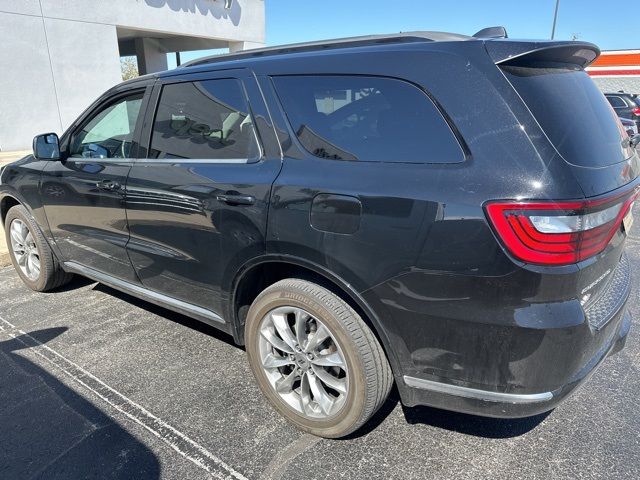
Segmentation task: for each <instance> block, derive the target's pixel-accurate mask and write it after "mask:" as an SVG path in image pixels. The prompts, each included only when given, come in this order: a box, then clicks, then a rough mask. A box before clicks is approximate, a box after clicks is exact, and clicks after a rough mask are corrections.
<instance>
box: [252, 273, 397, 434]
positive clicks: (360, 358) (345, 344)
mask: <svg viewBox="0 0 640 480" xmlns="http://www.w3.org/2000/svg"><path fill="white" fill-rule="evenodd" d="M289 306H291V307H295V308H302V309H304V310H305V311H306V312H308V313H309V314H311V315H312V316H313V317H315V318H317V319H319V320H320V321H321V322H322V323H323V324H324V326H325V327H326V328H327V329H328V330H329V331H330V333H331V335H332V336H333V337H334V339H335V340H336V341H337V343H338V345H339V348H340V350H341V351H342V353H343V354H344V357H345V361H346V365H347V367H348V370H349V387H348V392H347V394H346V399H345V401H344V404H343V406H342V407H341V409H340V410H339V411H338V412H337V413H336V414H335V415H333V416H331V417H329V418H326V419H315V418H311V417H309V416H306V415H303V414H302V413H300V412H298V411H296V410H295V409H294V408H293V407H291V406H290V405H288V404H287V403H286V402H285V401H284V400H283V399H282V398H281V396H280V395H279V394H278V393H277V392H276V391H275V389H274V388H273V387H272V385H271V383H270V382H269V379H268V378H267V373H266V372H265V370H264V368H263V366H262V362H261V360H260V352H259V338H260V336H261V335H260V325H261V322H262V319H263V318H265V316H266V315H267V314H268V313H269V312H271V311H272V310H273V309H275V308H278V307H289ZM245 340H246V350H247V354H248V357H249V363H250V366H251V369H252V371H253V374H254V376H255V378H256V381H257V383H258V386H259V387H260V390H261V391H262V393H263V394H264V395H265V396H266V397H267V399H268V400H269V402H270V403H271V404H272V406H273V407H275V409H276V410H277V411H278V412H279V413H280V414H281V415H282V416H284V417H285V418H286V419H287V420H288V421H290V422H291V423H293V424H294V425H295V426H296V427H297V428H299V429H300V430H303V431H305V432H309V433H312V434H314V435H317V436H320V437H325V438H340V437H344V436H346V435H349V434H350V433H352V432H354V431H356V430H357V429H359V428H360V427H361V426H362V425H364V424H365V423H366V422H367V421H368V420H369V419H370V418H371V417H372V416H373V414H374V413H375V412H376V411H377V410H378V409H379V408H380V406H382V404H383V403H384V402H385V400H386V399H387V397H388V395H389V391H390V390H391V387H392V384H393V375H392V373H391V368H390V366H389V362H388V361H387V358H386V356H385V354H384V351H383V349H382V347H381V346H380V343H379V342H378V340H377V338H376V337H375V335H374V334H373V332H372V331H371V329H370V328H369V327H368V326H367V325H366V323H365V322H364V321H363V320H362V318H361V317H360V316H359V315H358V314H357V313H356V312H355V310H353V308H351V307H350V306H349V305H348V304H347V303H346V302H345V301H343V300H342V299H341V298H340V297H338V296H337V295H335V294H334V293H332V292H330V291H329V290H327V289H326V288H323V287H321V286H319V285H316V284H314V283H311V282H308V281H305V280H299V279H286V280H281V281H279V282H277V283H275V284H273V285H271V286H270V287H268V288H267V289H265V290H264V291H263V292H262V293H261V294H260V295H258V297H257V298H256V299H255V301H254V302H253V304H252V305H251V308H250V309H249V312H248V314H247V321H246V325H245Z"/></svg>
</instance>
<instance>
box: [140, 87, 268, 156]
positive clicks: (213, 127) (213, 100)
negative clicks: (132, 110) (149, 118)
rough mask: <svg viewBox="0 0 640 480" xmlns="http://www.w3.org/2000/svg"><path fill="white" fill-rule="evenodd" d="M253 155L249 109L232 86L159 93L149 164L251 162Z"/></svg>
mask: <svg viewBox="0 0 640 480" xmlns="http://www.w3.org/2000/svg"><path fill="white" fill-rule="evenodd" d="M257 154H258V149H257V143H256V138H255V134H254V131H253V123H252V121H251V116H250V115H249V107H248V105H247V101H246V99H245V96H244V92H243V89H242V85H241V84H240V82H239V81H238V80H234V79H220V80H207V81H204V82H184V83H175V84H170V85H165V86H164V87H163V88H162V92H161V94H160V102H159V104H158V110H157V112H156V117H155V121H154V124H153V133H152V137H151V149H150V152H149V157H150V158H199V159H251V158H255V157H257Z"/></svg>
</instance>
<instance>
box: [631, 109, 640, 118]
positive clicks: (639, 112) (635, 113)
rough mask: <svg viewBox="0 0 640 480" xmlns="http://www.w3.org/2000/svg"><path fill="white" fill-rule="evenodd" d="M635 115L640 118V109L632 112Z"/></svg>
mask: <svg viewBox="0 0 640 480" xmlns="http://www.w3.org/2000/svg"><path fill="white" fill-rule="evenodd" d="M632 112H633V114H634V115H636V116H638V117H640V107H636V108H634V109H633V110H632Z"/></svg>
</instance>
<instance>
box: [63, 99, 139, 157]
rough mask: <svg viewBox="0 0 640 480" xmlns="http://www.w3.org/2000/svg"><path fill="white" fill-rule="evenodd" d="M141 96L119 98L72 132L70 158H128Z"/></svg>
mask: <svg viewBox="0 0 640 480" xmlns="http://www.w3.org/2000/svg"><path fill="white" fill-rule="evenodd" d="M141 105H142V93H139V94H136V95H132V96H129V97H126V98H121V99H119V100H117V101H115V102H114V103H112V104H110V105H109V106H107V107H106V108H104V109H102V110H100V112H98V113H97V114H96V115H95V116H93V117H92V118H91V119H90V120H89V121H87V122H85V124H84V126H83V127H82V128H81V129H80V130H79V131H77V132H76V133H75V135H74V137H73V139H72V142H71V149H70V152H69V153H70V156H71V157H76V158H77V157H81V158H129V156H130V154H131V144H132V141H133V133H134V130H135V126H136V121H137V119H138V114H139V112H140V106H141Z"/></svg>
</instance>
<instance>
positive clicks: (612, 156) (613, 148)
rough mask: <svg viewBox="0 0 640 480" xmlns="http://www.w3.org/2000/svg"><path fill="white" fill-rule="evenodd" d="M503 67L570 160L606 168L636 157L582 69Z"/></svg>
mask: <svg viewBox="0 0 640 480" xmlns="http://www.w3.org/2000/svg"><path fill="white" fill-rule="evenodd" d="M502 71H503V72H504V74H505V75H506V77H507V80H509V82H511V84H512V85H513V87H514V88H515V89H516V90H517V92H518V93H519V94H520V96H521V97H522V99H523V100H524V102H525V103H526V104H527V106H528V107H529V110H531V113H533V116H534V117H535V118H536V120H537V121H538V123H539V124H540V126H541V127H542V129H543V130H544V132H545V133H546V135H547V137H549V140H551V142H552V143H553V144H554V145H555V147H556V149H557V150H558V152H559V153H560V155H562V156H563V158H564V159H565V160H566V161H567V162H569V163H571V164H573V165H578V166H583V167H603V166H607V165H612V164H614V163H618V162H621V161H623V160H626V159H627V158H629V157H631V156H632V155H633V153H634V149H633V148H630V147H629V145H628V142H625V141H624V140H625V139H626V137H627V133H626V132H625V130H624V128H623V127H622V124H621V123H620V121H619V120H618V114H617V113H616V112H615V111H614V110H613V109H612V108H611V105H610V104H609V102H607V99H606V98H605V96H604V95H603V94H602V93H601V92H600V90H598V87H597V86H596V84H595V83H594V82H593V80H591V78H590V77H589V75H587V73H586V72H585V71H584V70H582V69H580V68H577V67H576V68H571V67H566V68H560V67H553V68H545V67H521V66H503V67H502Z"/></svg>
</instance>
